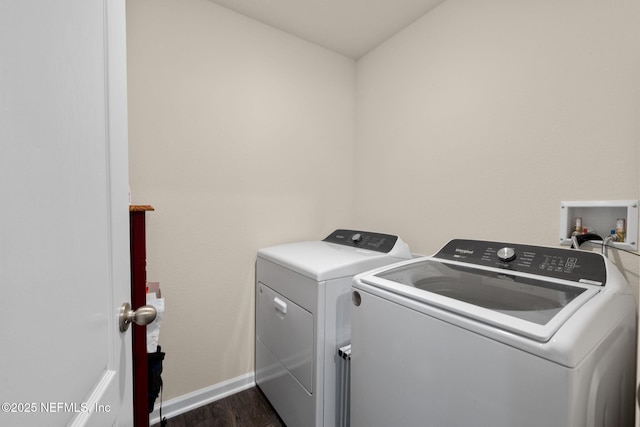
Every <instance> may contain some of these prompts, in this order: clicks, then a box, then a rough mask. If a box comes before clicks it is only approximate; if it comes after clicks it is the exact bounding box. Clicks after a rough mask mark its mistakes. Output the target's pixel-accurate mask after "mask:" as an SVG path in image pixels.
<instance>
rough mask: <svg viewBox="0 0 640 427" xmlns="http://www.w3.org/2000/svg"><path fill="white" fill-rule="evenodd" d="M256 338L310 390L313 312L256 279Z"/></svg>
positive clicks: (311, 385) (311, 386)
mask: <svg viewBox="0 0 640 427" xmlns="http://www.w3.org/2000/svg"><path fill="white" fill-rule="evenodd" d="M257 304H258V314H257V315H258V317H259V321H258V322H257V325H256V327H257V334H258V339H259V340H260V341H261V342H262V343H263V344H264V345H265V346H266V347H267V348H268V349H269V350H270V351H271V353H272V354H273V355H274V356H275V358H276V359H278V361H279V362H280V363H281V364H282V366H284V367H285V368H286V369H287V370H288V371H289V372H290V373H291V375H293V376H294V377H295V378H296V379H297V380H298V381H299V382H300V384H302V386H303V387H304V388H305V389H306V390H307V392H309V393H312V392H313V341H314V336H315V334H314V333H313V315H312V314H311V313H309V312H308V311H307V310H305V309H304V308H302V307H300V306H299V305H297V304H296V303H294V302H293V301H291V300H289V299H287V298H286V297H284V296H283V295H281V294H279V293H277V292H276V291H274V290H273V289H271V288H270V287H268V286H266V285H265V284H264V283H258V302H257Z"/></svg>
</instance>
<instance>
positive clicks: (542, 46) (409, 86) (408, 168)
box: [355, 0, 640, 291]
mask: <svg viewBox="0 0 640 427" xmlns="http://www.w3.org/2000/svg"><path fill="white" fill-rule="evenodd" d="M611 4H612V3H609V2H578V1H572V0H564V1H553V2H551V1H517V2H514V1H507V0H492V1H482V2H475V1H464V0H448V1H446V2H444V3H443V4H441V5H440V6H439V7H438V8H436V9H435V10H434V11H432V12H431V13H429V14H428V15H426V16H424V17H423V18H422V19H420V20H419V21H417V22H415V23H414V24H413V25H411V26H410V27H409V28H407V29H405V30H404V31H402V32H401V33H399V34H397V35H396V36H395V37H393V38H392V39H390V40H388V41H387V42H386V43H385V44H383V45H382V46H379V47H378V48H377V49H375V50H374V51H373V52H371V53H370V54H368V55H367V56H365V57H364V58H362V59H360V60H359V61H358V74H357V90H358V95H357V108H358V114H357V120H356V123H357V131H358V137H357V151H356V152H357V159H358V162H359V163H358V167H357V168H356V171H357V180H356V188H355V195H356V197H355V200H356V205H355V206H356V217H355V219H356V223H358V224H359V226H362V227H365V228H371V229H377V228H385V229H389V230H394V231H395V232H397V233H399V234H400V235H402V236H404V237H405V239H406V240H407V241H408V243H409V244H410V246H411V248H412V250H414V251H417V252H422V253H427V254H431V253H433V252H434V251H436V250H437V249H438V248H439V247H440V246H441V245H442V244H443V243H444V242H446V241H448V240H449V239H451V238H455V237H467V238H482V239H485V238H486V239H495V240H504V241H515V242H524V243H539V244H545V245H557V244H558V240H559V237H558V230H559V220H560V202H561V201H571V200H576V201H577V200H617V199H638V198H639V196H640V194H639V184H640V178H639V174H638V169H639V168H638V166H639V156H640V154H639V151H638V147H639V142H640V134H639V130H640V105H639V104H640V49H638V46H640V25H638V22H640V2H638V1H617V2H615V6H611ZM371 165H378V167H377V168H376V170H375V173H370V170H371ZM612 228H613V224H612ZM607 231H608V230H605V232H607ZM613 252H614V253H613V258H615V259H618V260H619V261H620V260H621V261H620V262H619V264H620V265H621V266H622V269H623V270H624V271H625V274H626V277H627V278H628V280H629V281H630V282H632V285H633V286H634V288H635V289H636V291H637V288H638V266H639V263H638V258H637V257H634V256H631V255H627V254H621V253H619V252H616V251H613Z"/></svg>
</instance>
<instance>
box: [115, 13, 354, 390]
mask: <svg viewBox="0 0 640 427" xmlns="http://www.w3.org/2000/svg"><path fill="white" fill-rule="evenodd" d="M127 31H128V66H129V81H128V83H129V124H130V135H129V138H130V169H131V172H130V174H131V177H130V180H131V191H132V194H133V203H134V204H151V205H153V206H154V207H155V208H156V211H155V212H152V213H149V214H147V217H148V220H147V224H148V229H147V263H148V268H147V277H148V280H150V281H160V284H161V287H162V291H163V295H164V296H165V297H166V316H165V319H164V321H163V324H162V329H161V338H160V341H161V344H162V346H163V350H164V351H166V353H167V356H166V360H165V369H164V374H163V378H164V381H165V393H164V399H165V400H166V399H170V398H172V397H175V396H180V395H183V394H185V393H189V392H192V391H195V390H198V389H201V388H204V387H208V386H211V385H213V384H217V383H219V382H222V381H224V380H227V379H230V378H233V377H236V376H239V375H241V374H244V373H247V372H251V371H253V369H254V366H253V357H254V355H253V340H254V294H253V292H254V262H255V254H256V251H257V250H258V249H259V248H260V247H264V246H269V245H273V244H278V243H283V242H290V241H294V240H305V239H308V240H311V239H317V238H318V237H319V236H324V235H328V234H329V233H330V232H331V231H332V230H333V229H335V228H338V227H341V226H350V224H351V222H352V215H353V205H352V201H351V198H352V194H353V175H352V164H353V162H354V155H353V139H354V135H355V119H354V114H355V105H354V93H355V86H354V85H355V62H354V61H352V60H350V59H347V58H345V57H342V56H340V55H337V54H334V53H332V52H329V51H327V50H324V49H321V48H319V47H317V46H315V45H312V44H309V43H307V42H304V41H301V40H299V39H296V38H294V37H292V36H289V35H287V34H284V33H282V32H279V31H277V30H274V29H271V28H269V27H267V26H264V25H261V24H258V23H256V22H255V21H252V20H249V19H246V18H244V17H242V16H240V15H238V14H235V13H232V12H230V11H228V10H226V9H224V8H221V7H220V6H217V5H215V4H214V3H212V2H209V1H206V0H188V1H186V0H180V1H175V0H129V1H128V2H127Z"/></svg>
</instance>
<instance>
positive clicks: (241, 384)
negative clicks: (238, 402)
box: [149, 372, 256, 425]
mask: <svg viewBox="0 0 640 427" xmlns="http://www.w3.org/2000/svg"><path fill="white" fill-rule="evenodd" d="M254 385H256V378H255V373H254V372H249V373H246V374H244V375H240V376H239V377H235V378H231V379H230V380H227V381H223V382H221V383H218V384H214V385H212V386H210V387H206V388H202V389H200V390H196V391H194V392H191V393H187V394H183V395H182V396H178V397H174V398H173V399H170V400H167V401H165V402H162V417H163V418H165V417H166V418H167V419H169V418H171V417H175V416H176V415H180V414H184V413H185V412H189V411H191V410H193V409H196V408H199V407H200V406H204V405H206V404H208V403H211V402H215V401H216V400H220V399H222V398H224V397H227V396H230V395H232V394H234V393H238V392H240V391H242V390H246V389H248V388H251V387H253V386H254ZM159 422H160V397H158V399H156V403H155V407H154V410H153V412H152V413H151V414H149V425H154V424H157V423H159Z"/></svg>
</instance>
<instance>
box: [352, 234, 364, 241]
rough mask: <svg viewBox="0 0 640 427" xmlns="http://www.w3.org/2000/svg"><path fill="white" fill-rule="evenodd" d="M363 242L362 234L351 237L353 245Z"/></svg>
mask: <svg viewBox="0 0 640 427" xmlns="http://www.w3.org/2000/svg"><path fill="white" fill-rule="evenodd" d="M361 240H362V235H361V234H360V233H356V234H354V235H353V236H351V241H352V242H353V243H360V241H361Z"/></svg>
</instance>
